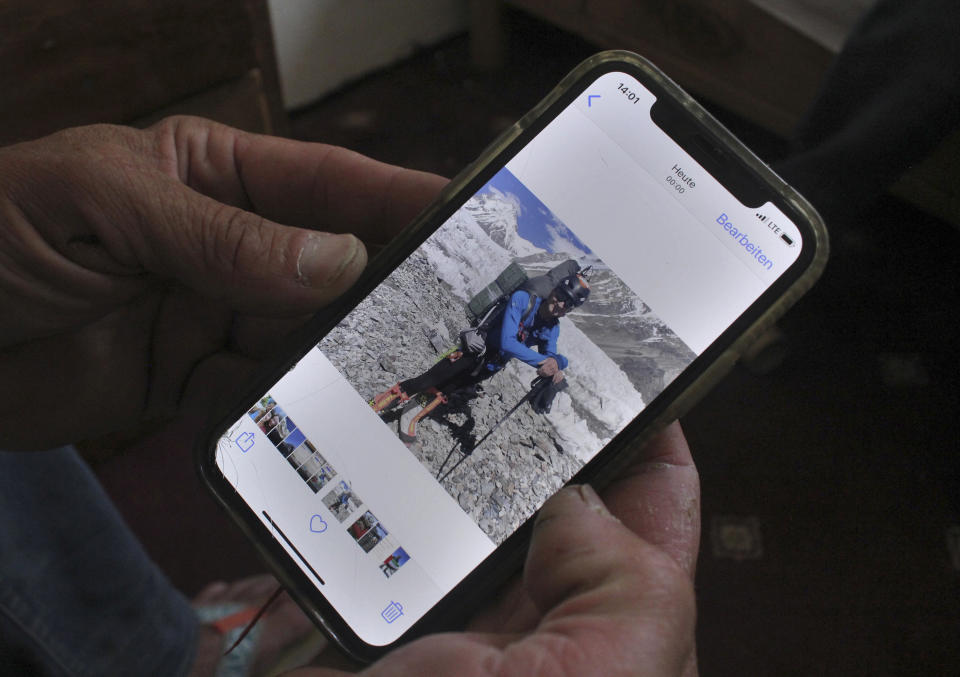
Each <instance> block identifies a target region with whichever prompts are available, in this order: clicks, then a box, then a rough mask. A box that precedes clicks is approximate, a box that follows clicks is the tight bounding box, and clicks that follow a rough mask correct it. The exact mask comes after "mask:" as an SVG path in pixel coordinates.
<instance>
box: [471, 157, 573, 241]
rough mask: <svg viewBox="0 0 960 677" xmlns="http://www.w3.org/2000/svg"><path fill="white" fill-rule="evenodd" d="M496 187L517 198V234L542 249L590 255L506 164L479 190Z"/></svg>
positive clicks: (571, 232) (485, 190) (480, 191)
mask: <svg viewBox="0 0 960 677" xmlns="http://www.w3.org/2000/svg"><path fill="white" fill-rule="evenodd" d="M491 187H493V188H496V189H497V190H499V191H500V192H501V193H506V194H508V195H513V196H514V197H516V198H517V199H518V200H519V201H520V217H519V219H518V233H519V235H520V237H522V238H523V239H525V240H529V241H530V242H532V243H533V244H535V245H536V246H538V247H540V248H541V249H546V250H547V251H548V252H551V253H555V252H566V253H568V254H571V255H574V256H575V257H577V258H579V257H581V256H584V255H589V254H592V252H591V251H590V249H589V247H587V246H586V245H585V244H583V242H581V241H580V239H579V238H578V237H577V236H576V235H574V234H573V231H571V230H570V229H569V228H567V226H566V225H564V223H563V222H561V221H560V219H558V218H557V217H556V216H555V215H554V214H553V212H551V211H550V210H549V209H548V208H547V206H546V205H545V204H543V202H541V201H540V199H539V198H538V197H537V196H536V195H534V194H533V193H531V192H530V190H529V189H528V188H527V187H526V186H525V185H523V184H522V183H520V180H519V179H518V178H517V177H516V176H514V175H513V174H512V173H511V172H510V170H508V169H507V168H506V167H504V168H503V169H501V170H500V171H499V172H497V173H496V174H495V175H494V177H493V178H492V179H490V180H489V181H488V182H487V184H486V185H485V186H483V188H481V189H480V190H479V191H477V192H479V193H488V192H490V188H491Z"/></svg>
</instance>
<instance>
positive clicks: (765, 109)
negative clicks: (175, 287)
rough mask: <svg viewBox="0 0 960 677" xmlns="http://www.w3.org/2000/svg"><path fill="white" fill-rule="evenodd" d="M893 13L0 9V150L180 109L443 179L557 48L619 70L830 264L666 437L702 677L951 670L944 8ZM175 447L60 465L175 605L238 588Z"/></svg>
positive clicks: (947, 43)
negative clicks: (805, 210) (811, 221)
mask: <svg viewBox="0 0 960 677" xmlns="http://www.w3.org/2000/svg"><path fill="white" fill-rule="evenodd" d="M900 4H901V5H904V6H906V5H909V6H910V7H911V8H912V12H913V14H912V15H911V16H912V18H908V19H903V18H902V17H899V16H897V12H896V9H895V8H896V5H897V3H893V2H885V1H884V0H881V3H880V5H881V6H880V7H878V8H873V12H872V14H870V15H867V16H866V18H865V17H864V12H865V11H870V10H871V6H872V5H873V3H872V2H871V1H870V0H835V1H833V2H827V1H826V0H727V1H725V2H721V1H720V0H557V1H554V2H548V1H546V0H543V1H536V0H509V1H503V2H497V1H494V0H486V1H480V0H472V1H468V0H406V1H401V0H272V1H270V2H263V1H262V0H192V1H189V2H188V1H187V0H168V1H166V2H163V3H155V2H147V1H146V0H123V1H121V0H97V1H96V2H89V0H88V1H80V0H51V1H50V2H44V3H35V2H27V1H26V0H4V2H0V36H2V39H0V91H2V92H3V94H2V95H0V143H4V144H5V143H12V142H15V141H19V140H25V139H30V138H35V137H37V136H41V135H44V134H47V133H49V132H52V131H54V130H56V129H60V128H63V127H67V126H72V125H78V124H87V123H93V122H115V123H123V124H132V125H146V124H149V123H150V122H152V121H155V120H157V119H159V118H161V117H163V116H164V115H168V114H171V113H191V114H196V115H203V116H206V117H211V118H214V119H217V120H221V121H223V122H226V123H228V124H231V125H234V126H238V127H241V128H244V129H248V130H251V131H258V132H265V133H272V134H280V135H285V136H291V137H294V138H298V139H304V140H310V141H323V142H326V143H333V144H339V145H344V146H347V147H350V148H353V149H355V150H358V151H360V152H362V153H366V154H368V155H371V156H373V157H375V158H378V159H381V160H384V161H387V162H392V163H397V164H401V165H405V166H409V167H414V168H417V169H423V170H427V171H433V172H437V173H440V174H444V175H447V176H452V175H453V174H455V173H456V172H457V171H458V170H459V169H460V168H461V167H463V166H465V165H466V164H467V163H468V162H470V161H471V160H473V159H474V158H475V157H476V156H477V154H478V153H479V152H480V151H481V150H482V149H483V148H484V147H485V146H486V145H487V144H488V143H489V142H490V141H491V140H492V139H493V138H494V137H495V136H496V135H497V134H498V133H499V132H500V131H501V130H502V129H504V128H505V127H506V126H508V125H510V124H512V122H514V121H515V120H516V119H517V118H518V117H520V116H521V115H522V114H523V113H524V112H526V110H527V109H529V108H530V107H531V106H532V105H533V104H535V103H536V102H537V101H538V100H539V99H540V98H541V97H542V96H543V95H544V94H546V93H547V92H548V91H549V90H550V88H551V87H552V86H553V85H554V84H555V83H556V82H557V81H558V80H559V79H560V78H561V77H562V76H563V75H564V74H565V73H566V72H567V71H568V70H570V68H572V67H573V66H574V65H575V64H576V63H578V62H579V61H580V60H582V59H583V58H585V57H587V56H589V55H590V54H592V53H594V52H596V51H598V50H599V49H605V48H625V49H631V50H633V51H636V52H638V53H640V54H642V55H644V56H646V57H647V58H649V59H650V60H652V61H653V62H654V63H655V64H657V65H658V66H660V67H661V68H662V69H664V70H665V71H666V72H667V74H668V75H670V76H671V77H673V78H674V79H676V80H677V81H678V82H679V83H680V84H681V85H682V86H684V87H686V88H687V89H689V90H690V91H691V93H693V94H694V96H695V97H697V98H698V99H699V100H700V101H701V102H702V103H703V104H704V105H705V106H707V108H708V109H709V110H710V111H711V112H713V113H714V115H716V116H717V117H718V118H719V119H720V120H721V121H722V122H723V123H724V124H726V125H727V126H728V127H730V128H731V129H732V130H733V131H734V132H735V133H736V134H737V135H739V136H740V137H741V138H743V139H744V140H745V141H746V142H747V144H748V145H749V146H751V147H752V148H753V149H754V150H755V152H757V154H758V155H760V157H761V158H763V159H764V160H766V161H767V162H769V163H772V164H773V166H774V168H775V169H777V170H778V171H781V172H782V173H783V175H784V176H785V177H786V178H788V179H789V180H791V181H792V182H794V183H795V185H797V186H798V187H799V188H800V190H801V192H806V193H807V194H808V197H810V199H811V200H812V201H813V202H814V204H815V205H816V206H817V207H818V208H820V209H821V211H822V213H823V215H824V217H825V220H826V221H827V226H828V229H829V230H830V234H831V244H832V250H833V251H832V258H831V262H830V264H829V265H828V268H827V271H826V273H825V274H824V276H823V278H822V280H821V281H820V283H819V284H818V285H817V286H816V287H815V288H814V290H813V291H812V292H811V293H809V294H808V295H807V296H806V297H805V298H804V299H802V300H801V301H800V302H799V303H798V304H797V306H796V307H795V308H794V309H793V310H792V311H790V313H789V314H788V315H787V316H786V317H785V318H784V319H783V320H782V321H781V323H780V324H779V327H778V329H777V330H776V331H774V332H771V333H770V334H769V335H768V336H766V337H765V338H764V341H763V344H762V345H759V346H758V347H757V348H756V349H755V350H754V351H753V352H752V354H750V355H749V356H747V358H746V359H745V360H744V362H743V363H742V364H741V365H738V366H737V367H736V368H734V370H733V371H732V372H731V374H730V375H729V376H728V377H727V378H726V379H725V380H724V381H723V383H722V384H721V385H720V386H719V387H718V388H716V389H715V390H714V391H713V392H712V393H711V394H709V395H708V396H706V397H705V398H704V399H703V400H702V401H701V402H700V403H699V404H698V405H697V407H696V408H695V409H694V410H693V411H692V412H691V413H690V414H689V415H688V416H686V417H685V419H684V420H683V424H684V427H685V430H686V432H687V436H688V438H689V440H690V443H691V446H692V448H693V452H694V455H695V458H696V459H697V462H698V465H699V468H700V472H701V475H702V483H703V537H702V543H701V556H700V561H699V570H698V575H697V592H698V597H699V612H700V616H699V621H698V647H699V656H700V667H701V672H702V674H704V675H744V674H747V675H810V674H818V675H850V674H874V675H888V674H889V675H911V674H957V672H958V670H960V648H958V642H957V637H958V636H960V614H958V604H957V602H958V600H960V460H958V453H957V452H958V447H960V444H958V440H960V430H958V424H957V416H958V411H960V408H958V392H960V386H958V376H960V374H958V367H957V357H956V348H957V345H958V344H960V329H958V324H960V323H958V322H957V321H956V320H955V319H951V318H954V316H955V315H956V311H957V308H958V300H960V298H958V296H960V294H958V286H960V285H958V273H957V271H958V265H957V264H958V262H960V231H958V228H960V196H958V188H957V187H958V186H960V134H958V125H957V124H956V123H957V118H956V115H957V111H956V110H954V109H955V104H956V100H955V99H953V98H951V97H952V96H953V95H954V94H955V90H956V89H957V88H958V85H957V82H958V79H957V73H958V72H960V70H958V69H957V64H956V61H950V59H952V58H954V56H955V54H956V51H957V50H956V48H955V47H951V44H952V42H956V40H955V37H951V36H952V34H953V33H955V29H956V26H957V23H956V20H957V15H956V11H954V10H951V8H950V3H947V2H942V1H938V0H929V1H928V0H917V1H916V2H914V3H900ZM890 7H894V9H892V10H891V9H890ZM951 11H952V14H950V12H951ZM951 31H952V32H953V33H952V32H951ZM938 32H939V34H938ZM918 35H925V36H926V38H925V39H924V40H916V39H915V38H916V37H917V36H918ZM923 43H929V44H931V45H932V46H933V48H936V49H937V50H941V52H940V55H939V56H938V58H939V59H941V62H940V63H939V64H938V63H936V62H934V61H931V59H930V57H929V56H926V55H925V52H924V49H926V48H925V47H922V46H921V45H922V44H923ZM845 45H846V47H845ZM851 45H852V46H851ZM951 50H952V51H951ZM951 55H954V56H951ZM931 64H933V65H931ZM934 66H936V67H934ZM938 70H939V71H940V72H937V71H938ZM192 435H193V431H192V430H191V429H189V428H187V427H186V426H185V425H184V424H182V423H175V424H173V425H171V426H170V427H168V428H166V429H164V430H161V431H156V432H154V433H151V434H150V435H149V436H148V437H146V438H145V439H143V440H140V441H139V442H138V443H136V444H135V445H133V446H132V447H129V448H120V447H119V446H116V445H114V446H111V445H109V444H107V445H104V444H103V443H101V444H98V445H92V446H88V448H87V451H88V457H89V458H90V461H91V464H92V465H93V466H94V468H95V470H96V471H97V473H98V475H99V476H100V478H101V480H102V481H103V483H104V485H105V486H106V487H107V489H108V491H109V492H110V493H111V494H112V495H113V497H114V498H115V500H116V501H117V503H118V505H119V506H120V509H121V511H122V512H123V514H124V516H125V517H126V519H127V520H128V522H129V523H130V524H131V526H132V527H133V529H134V530H135V531H136V532H137V533H138V535H140V537H141V538H142V539H143V541H144V544H145V546H146V547H147V549H148V551H149V552H150V553H151V554H152V555H153V556H154V558H155V559H156V560H157V562H158V563H159V564H160V565H161V566H162V567H163V568H164V569H165V570H166V571H167V573H168V575H169V576H170V577H171V579H172V580H173V581H174V583H175V584H177V585H178V586H179V587H180V588H181V589H183V590H184V591H185V592H186V593H187V594H188V595H189V594H193V593H195V592H196V591H197V590H198V589H199V588H200V587H201V586H202V585H203V584H204V583H206V582H208V581H210V580H213V579H215V578H225V579H232V578H236V577H238V576H241V575H245V574H248V573H252V572H257V571H260V570H262V568H263V567H262V565H261V564H260V563H259V562H258V560H257V559H256V555H255V554H253V552H252V550H251V549H250V548H249V546H248V545H247V544H246V543H245V541H244V539H243V537H242V536H241V535H240V534H239V532H237V531H236V530H235V529H234V528H233V526H232V525H230V524H229V523H228V522H227V521H226V519H225V517H224V516H223V515H222V514H221V513H220V511H219V510H218V508H217V507H216V506H215V505H214V504H213V502H212V501H211V500H210V499H208V498H207V497H206V496H205V495H204V494H203V492H202V489H201V488H200V486H199V483H198V480H197V479H196V476H195V473H194V471H193V466H192V460H191V448H190V445H191V443H192Z"/></svg>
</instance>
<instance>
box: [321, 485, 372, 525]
mask: <svg viewBox="0 0 960 677" xmlns="http://www.w3.org/2000/svg"><path fill="white" fill-rule="evenodd" d="M322 500H323V504H324V505H325V506H327V510H329V511H330V512H331V513H333V516H334V517H336V518H337V521H339V522H340V523H341V524H342V523H343V522H344V521H345V520H346V519H347V517H349V516H350V514H351V513H353V512H355V511H356V510H358V509H359V508H360V506H361V505H363V501H361V500H360V497H359V496H357V495H356V494H355V493H354V492H353V489H352V488H351V487H350V485H349V484H347V483H346V482H344V481H343V480H340V481H339V482H337V483H336V484H335V485H333V488H332V489H331V490H330V491H329V492H328V493H327V494H326V495H325V496H324V497H323V499H322Z"/></svg>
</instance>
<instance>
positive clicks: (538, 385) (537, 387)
mask: <svg viewBox="0 0 960 677" xmlns="http://www.w3.org/2000/svg"><path fill="white" fill-rule="evenodd" d="M549 383H550V379H549V378H547V377H545V376H538V377H537V378H535V379H534V380H533V383H531V384H530V390H529V391H527V393H526V394H525V395H524V396H523V397H521V398H520V401H519V402H517V403H516V404H515V405H513V407H512V408H511V409H510V411H508V412H507V413H506V414H504V416H503V418H501V419H500V420H499V421H497V423H496V425H494V426H493V427H492V428H490V430H488V431H487V434H486V435H484V436H483V437H481V438H480V441H479V442H477V443H476V444H475V445H473V449H471V450H470V452H469V453H465V454H463V456H461V457H460V459H459V460H458V461H457V462H456V463H454V465H453V467H452V468H450V470H448V471H447V472H446V473H444V475H443V477H440V473H442V472H443V469H444V467H446V465H447V461H449V460H450V457H451V456H452V455H453V452H454V451H456V450H457V447H459V446H460V441H459V440H458V441H457V442H456V443H454V445H453V446H452V447H450V451H449V452H447V457H446V458H445V459H443V463H442V464H440V469H439V470H438V471H437V479H438V481H440V482H443V481H444V480H445V479H447V477H449V476H450V474H451V473H453V471H454V470H456V469H457V468H459V467H460V464H461V463H463V462H464V461H466V460H467V457H468V456H470V454H472V453H473V452H475V451H476V450H477V449H479V448H480V445H481V444H483V443H484V442H485V441H486V439H487V438H488V437H490V436H491V435H492V434H493V433H495V432H496V431H497V428H499V427H500V426H501V425H503V423H504V422H505V421H506V420H507V419H508V418H510V417H511V416H512V415H513V412H515V411H516V410H517V409H519V408H520V407H521V406H522V405H523V403H524V402H526V401H527V400H529V399H531V398H532V397H533V396H534V395H535V394H537V393H539V392H540V391H541V390H542V389H543V388H545V387H546V386H547V384H549Z"/></svg>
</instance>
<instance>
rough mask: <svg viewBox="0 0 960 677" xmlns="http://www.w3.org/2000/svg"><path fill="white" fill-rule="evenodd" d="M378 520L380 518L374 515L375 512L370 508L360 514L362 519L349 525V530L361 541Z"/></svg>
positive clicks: (355, 538)
mask: <svg viewBox="0 0 960 677" xmlns="http://www.w3.org/2000/svg"><path fill="white" fill-rule="evenodd" d="M378 521H379V520H377V518H376V517H374V516H373V513H372V512H370V511H369V510H368V511H367V512H365V513H363V515H361V516H360V519H358V520H357V521H356V522H354V523H353V524H351V525H350V526H349V527H347V531H348V532H349V533H350V535H351V536H353V538H354V540H357V541H359V540H360V538H361V537H362V536H363V535H364V534H365V533H367V531H369V530H370V529H372V528H373V526H374V525H375V524H376V523H377V522H378Z"/></svg>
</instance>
